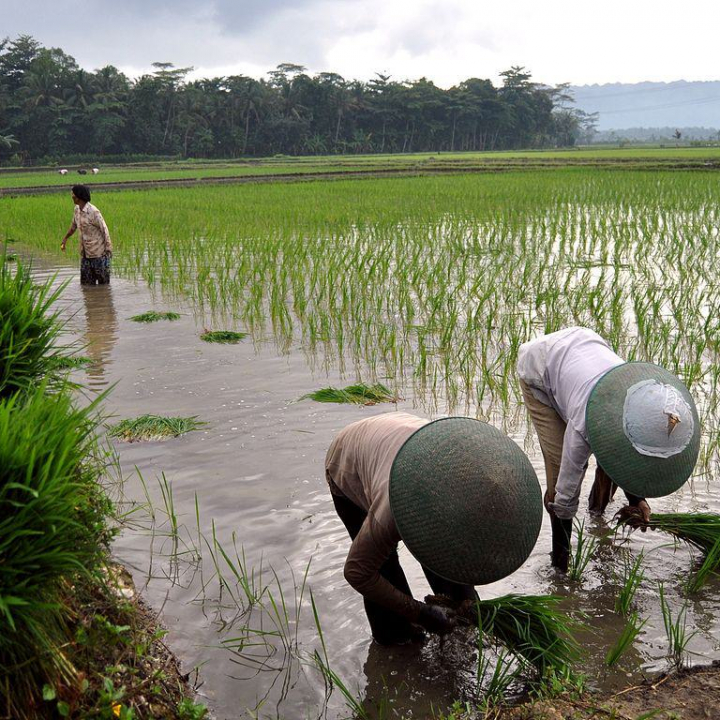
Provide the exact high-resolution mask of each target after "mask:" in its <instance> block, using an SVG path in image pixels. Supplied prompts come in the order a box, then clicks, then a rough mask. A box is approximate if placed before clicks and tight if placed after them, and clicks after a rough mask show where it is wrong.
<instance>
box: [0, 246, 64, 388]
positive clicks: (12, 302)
mask: <svg viewBox="0 0 720 720" xmlns="http://www.w3.org/2000/svg"><path fill="white" fill-rule="evenodd" d="M60 292H61V289H58V290H53V288H52V284H51V283H46V284H45V285H44V286H42V287H39V288H36V287H35V285H34V284H33V282H32V278H31V277H30V271H29V270H28V268H27V267H25V266H24V265H22V264H18V266H17V268H16V269H15V270H11V269H10V267H9V266H8V265H7V263H6V262H3V261H2V258H0V400H5V399H7V398H8V397H10V396H11V395H13V394H14V393H16V392H18V391H20V390H23V391H24V390H28V389H30V388H32V387H34V386H35V385H36V384H37V383H38V382H40V381H41V380H43V379H47V380H48V381H49V382H50V383H51V384H53V385H54V384H56V383H57V382H58V380H59V377H58V371H59V369H60V364H61V360H60V355H59V348H58V346H57V339H58V335H59V333H60V321H59V320H58V316H57V313H55V312H54V311H53V310H52V305H53V303H54V302H55V301H56V300H57V298H58V296H59V294H60Z"/></svg>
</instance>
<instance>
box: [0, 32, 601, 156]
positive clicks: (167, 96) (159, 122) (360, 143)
mask: <svg viewBox="0 0 720 720" xmlns="http://www.w3.org/2000/svg"><path fill="white" fill-rule="evenodd" d="M189 70H190V68H175V67H173V66H172V65H171V64H169V63H155V71H154V72H153V73H151V74H148V75H143V76H142V77H140V78H138V79H137V80H134V81H131V80H129V79H128V78H127V77H126V76H125V75H123V74H122V73H121V72H119V71H118V70H117V69H116V68H115V67H112V66H107V67H104V68H101V69H100V70H97V71H96V72H88V71H86V70H83V69H82V68H80V67H79V66H78V65H77V63H76V62H75V60H74V59H73V58H72V57H71V56H69V55H67V54H66V53H65V52H63V51H62V50H61V49H59V48H45V47H42V46H41V45H40V44H39V43H38V42H37V41H36V40H34V39H33V38H32V37H29V36H26V35H24V36H20V37H18V38H16V39H15V40H13V41H10V40H9V39H7V40H5V41H4V42H3V43H0V159H3V158H5V159H6V160H7V159H8V158H10V157H13V156H16V160H17V159H37V158H48V159H50V158H56V159H63V158H68V157H70V156H73V155H85V156H88V157H94V158H100V157H102V156H104V155H125V156H128V155H183V156H185V157H237V156H239V155H256V156H262V155H272V154H275V153H289V154H322V153H344V152H350V153H363V152H415V151H422V150H430V151H434V152H437V151H441V150H442V151H445V150H450V151H453V150H486V149H490V150H491V149H495V148H498V149H499V148H516V147H554V146H557V145H572V144H574V142H575V139H576V138H577V137H579V136H580V135H581V133H582V132H583V128H584V127H587V126H588V125H589V124H591V122H592V118H588V116H586V115H584V113H582V112H581V111H578V110H575V109H572V107H571V105H570V104H569V103H570V102H571V99H570V98H569V96H568V95H567V94H566V88H565V86H559V87H546V86H542V85H539V84H537V83H535V82H533V81H532V80H531V75H530V73H529V72H526V71H525V69H524V68H521V67H513V68H511V69H510V70H507V71H505V72H504V73H501V75H502V77H503V84H502V87H499V88H496V87H495V86H494V85H493V84H492V82H491V81H490V80H484V79H478V78H470V79H468V80H466V81H464V82H462V83H460V84H459V85H457V86H455V87H452V88H450V89H448V90H443V89H441V88H439V87H437V86H436V85H434V84H433V82H432V81H430V80H427V79H426V78H421V79H420V80H416V81H412V82H407V81H406V82H398V81H395V80H392V79H391V78H390V77H389V76H385V75H378V76H377V77H376V78H375V79H374V80H371V81H370V82H367V83H365V82H360V81H348V80H345V79H344V78H343V77H341V76H340V75H337V74H336V73H331V72H323V73H319V74H317V75H314V76H310V75H308V74H306V73H305V68H303V67H301V66H298V65H291V64H284V65H279V66H278V67H277V69H276V70H274V71H272V72H270V73H269V77H268V79H267V80H265V79H262V80H255V79H253V78H250V77H246V76H243V75H236V76H231V77H217V78H209V79H203V80H195V81H192V82H188V81H186V75H187V73H188V72H189ZM66 161H67V160H66Z"/></svg>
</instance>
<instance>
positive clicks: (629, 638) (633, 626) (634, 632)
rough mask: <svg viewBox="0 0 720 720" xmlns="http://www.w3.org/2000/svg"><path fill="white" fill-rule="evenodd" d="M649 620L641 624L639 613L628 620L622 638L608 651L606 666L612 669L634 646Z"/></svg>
mask: <svg viewBox="0 0 720 720" xmlns="http://www.w3.org/2000/svg"><path fill="white" fill-rule="evenodd" d="M646 622H647V619H645V620H643V621H642V622H640V618H639V617H638V614H637V613H633V614H632V615H630V617H629V618H628V621H627V623H626V625H625V627H624V628H623V631H622V632H621V633H620V637H619V638H618V639H617V642H616V643H615V644H614V645H613V646H612V647H611V648H610V650H608V652H607V655H605V664H606V665H607V666H608V667H612V666H613V665H614V664H615V663H616V662H617V661H618V660H619V659H620V657H621V656H622V655H623V654H624V653H625V651H626V650H627V649H628V648H629V647H630V646H631V645H632V644H633V642H634V641H635V638H636V637H637V636H638V635H639V634H640V631H641V630H642V629H643V627H644V626H645V623H646Z"/></svg>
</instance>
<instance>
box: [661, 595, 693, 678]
mask: <svg viewBox="0 0 720 720" xmlns="http://www.w3.org/2000/svg"><path fill="white" fill-rule="evenodd" d="M658 590H659V592H660V610H661V612H662V616H663V624H664V625H665V634H666V635H667V639H668V643H669V645H670V647H669V649H668V655H669V656H670V657H671V658H672V660H673V663H674V664H675V666H676V667H681V666H682V664H683V658H684V656H685V652H686V650H687V646H688V643H689V642H690V641H691V640H692V639H693V638H694V637H695V635H697V632H698V631H697V630H694V631H693V632H691V633H689V634H688V630H687V607H688V605H687V602H685V603H684V604H683V606H682V607H681V608H680V610H679V612H678V614H677V617H675V618H673V616H672V610H670V605H669V604H668V602H667V600H666V599H665V586H664V585H663V583H661V582H659V583H658Z"/></svg>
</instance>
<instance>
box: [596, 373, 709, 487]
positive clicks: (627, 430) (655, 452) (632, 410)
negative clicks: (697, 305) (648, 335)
mask: <svg viewBox="0 0 720 720" xmlns="http://www.w3.org/2000/svg"><path fill="white" fill-rule="evenodd" d="M585 426H586V429H587V436H588V441H589V443H590V449H591V450H592V451H593V453H594V455H595V458H596V460H597V462H598V464H599V465H600V467H602V469H603V470H604V471H605V472H606V473H607V474H608V475H609V476H610V477H611V478H612V479H613V480H614V481H615V482H616V483H617V484H618V485H619V486H620V487H621V488H622V489H623V490H625V491H627V492H629V493H630V494H632V495H638V496H640V497H661V496H663V495H669V494H670V493H672V492H675V490H677V489H678V488H679V487H681V486H682V485H683V483H685V481H686V480H687V479H688V478H689V477H690V475H691V474H692V471H693V468H694V467H695V463H696V462H697V458H698V453H699V451H700V420H699V418H698V413H697V408H696V407H695V402H694V401H693V399H692V396H691V395H690V392H689V391H688V389H687V388H686V387H685V385H684V384H683V383H682V381H681V380H680V379H679V378H677V377H675V375H673V374H672V373H670V372H668V371H667V370H665V369H664V368H661V367H659V366H658V365H653V364H652V363H644V362H632V363H625V364H624V365H618V366H617V367H615V368H613V369H612V370H610V371H608V372H607V373H605V375H603V376H602V377H601V378H600V380H599V381H598V383H597V385H596V386H595V387H594V388H593V391H592V393H591V394H590V399H589V400H588V404H587V410H586V415H585Z"/></svg>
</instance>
